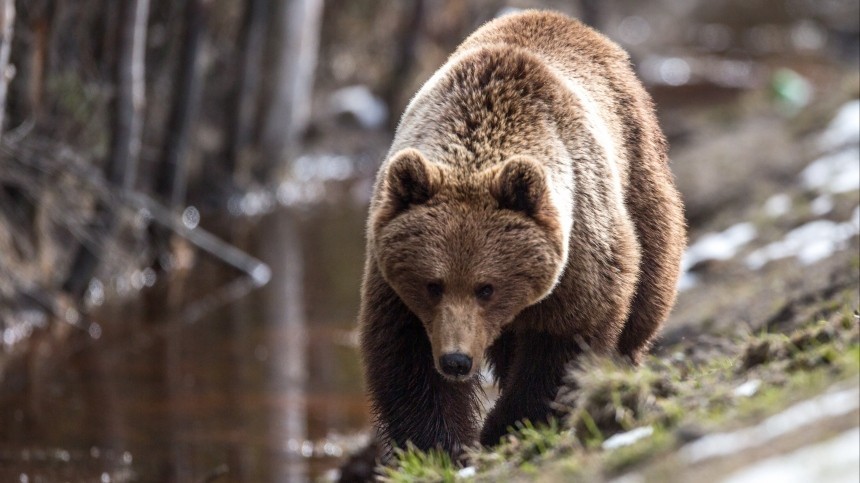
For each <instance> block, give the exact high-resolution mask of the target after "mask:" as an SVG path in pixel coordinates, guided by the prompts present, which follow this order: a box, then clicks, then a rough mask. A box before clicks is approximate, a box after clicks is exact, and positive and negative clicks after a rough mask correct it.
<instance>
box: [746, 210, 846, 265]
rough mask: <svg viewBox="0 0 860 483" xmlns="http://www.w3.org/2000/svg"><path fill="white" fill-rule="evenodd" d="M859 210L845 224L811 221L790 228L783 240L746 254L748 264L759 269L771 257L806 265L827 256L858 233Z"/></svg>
mask: <svg viewBox="0 0 860 483" xmlns="http://www.w3.org/2000/svg"><path fill="white" fill-rule="evenodd" d="M858 210H860V208H858V209H857V210H854V215H852V219H851V220H849V221H846V222H844V223H836V222H833V221H830V220H814V221H810V222H809V223H806V224H805V225H801V226H799V227H797V228H795V229H793V230H791V231H790V232H788V233H787V234H786V235H785V237H784V238H783V239H782V240H779V241H775V242H773V243H770V244H768V245H765V246H764V247H762V248H759V249H757V250H755V251H754V252H752V253H750V254H749V255H747V257H746V265H747V267H749V268H750V269H752V270H758V269H760V268H761V267H763V266H764V265H765V264H766V263H768V262H770V261H772V260H779V259H781V258H788V257H797V259H798V260H799V261H800V263H802V264H804V265H809V264H811V263H815V262H817V261H819V260H822V259H824V258H827V257H829V256H830V255H832V254H833V252H835V251H836V250H838V249H840V248H841V247H842V246H843V245H844V244H845V242H846V241H848V240H850V239H851V238H852V237H853V236H855V235H857V234H858V233H860V228H858V224H860V222H858V221H857V219H858V216H860V211H858Z"/></svg>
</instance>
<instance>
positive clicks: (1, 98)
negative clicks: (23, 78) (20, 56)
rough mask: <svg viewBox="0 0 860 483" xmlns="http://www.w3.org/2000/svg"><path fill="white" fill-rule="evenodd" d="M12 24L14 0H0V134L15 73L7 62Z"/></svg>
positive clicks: (0, 134) (13, 23) (10, 47)
mask: <svg viewBox="0 0 860 483" xmlns="http://www.w3.org/2000/svg"><path fill="white" fill-rule="evenodd" d="M14 25H15V0H0V136H2V134H3V121H4V120H5V117H6V116H5V113H6V92H7V91H8V89H9V82H11V81H12V76H13V75H14V73H15V68H14V66H12V65H10V64H9V55H10V54H11V51H12V33H13V26H14Z"/></svg>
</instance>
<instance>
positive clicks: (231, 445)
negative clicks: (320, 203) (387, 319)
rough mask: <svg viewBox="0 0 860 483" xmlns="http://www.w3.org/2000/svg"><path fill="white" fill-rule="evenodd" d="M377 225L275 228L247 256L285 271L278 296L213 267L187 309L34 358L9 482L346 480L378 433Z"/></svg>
mask: <svg viewBox="0 0 860 483" xmlns="http://www.w3.org/2000/svg"><path fill="white" fill-rule="evenodd" d="M363 218H364V213H363V208H360V207H359V208H356V207H350V206H343V205H342V206H337V207H335V206H333V207H327V208H321V209H319V210H315V211H313V212H304V213H303V214H301V215H298V214H295V213H285V212H282V211H279V212H275V213H272V214H270V215H267V216H266V217H265V218H264V219H263V220H261V222H260V223H259V225H258V226H259V228H258V229H256V230H252V231H249V232H247V233H245V235H244V238H245V240H247V242H241V241H240V244H243V243H244V244H245V245H247V247H248V249H249V250H250V251H252V252H253V253H255V254H256V255H258V256H259V257H260V258H261V259H262V260H263V261H265V262H266V263H267V264H268V265H269V266H270V267H271V269H272V282H271V283H270V284H269V285H267V286H266V287H265V288H263V289H262V290H259V291H256V292H251V293H250V294H248V291H249V290H250V289H251V288H252V287H253V286H254V284H253V281H249V280H247V279H245V280H242V279H236V276H237V274H236V272H235V271H233V270H231V269H227V268H224V267H223V266H222V265H221V264H219V263H217V262H215V261H214V260H210V259H207V258H202V259H200V260H198V262H197V265H196V266H195V270H194V271H193V273H192V274H191V275H190V278H189V279H188V280H186V281H184V282H182V283H174V284H173V285H172V286H171V288H170V290H171V291H180V292H181V293H179V294H176V293H171V294H165V293H160V292H158V290H160V288H159V286H156V287H155V288H154V289H151V290H154V291H153V292H151V293H148V294H147V296H146V297H145V298H146V299H148V301H146V300H144V301H140V302H138V303H136V304H135V305H134V306H131V307H129V306H124V307H112V306H109V304H106V305H104V306H102V307H101V310H102V312H101V313H100V314H99V315H98V317H97V318H95V319H94V320H91V321H87V323H88V326H89V327H93V326H95V327H98V328H99V338H98V339H97V340H95V339H94V338H92V337H91V334H88V333H87V331H84V330H78V331H76V332H74V333H72V334H71V336H70V337H69V338H67V339H65V342H63V347H56V346H50V347H49V345H46V346H45V347H46V350H44V351H41V352H40V351H39V350H38V349H36V350H34V351H33V352H34V356H33V357H30V358H28V359H26V361H24V362H22V364H24V365H25V366H26V367H24V368H18V369H20V370H17V369H14V368H13V369H10V370H9V371H8V372H9V374H10V376H11V377H7V378H5V379H4V380H3V387H2V388H0V481H30V482H33V481H58V480H71V481H79V480H86V481H203V480H207V479H209V480H212V481H222V479H223V481H253V482H258V481H306V480H308V479H310V478H312V477H314V476H316V475H320V474H322V473H323V472H324V471H326V470H327V469H329V468H331V467H332V466H333V465H335V464H336V461H337V459H336V458H337V457H338V456H341V455H342V454H343V453H345V452H346V451H349V450H351V449H353V448H355V447H357V446H358V445H359V444H361V443H362V442H363V435H362V433H361V431H362V430H364V428H366V426H367V408H366V405H365V402H364V397H363V394H362V391H361V380H360V379H361V378H360V374H359V369H358V364H357V358H356V351H355V347H354V340H353V337H352V335H351V331H352V329H353V326H354V314H355V310H356V309H355V305H356V302H357V294H358V282H359V280H360V271H361V264H362V262H363V257H362V256H361V246H362V243H361V242H360V240H356V234H360V233H361V232H362V226H363ZM347 234H348V235H347ZM346 240H348V241H349V243H344V242H345V241H346ZM344 245H350V247H345V246H344ZM352 245H355V247H354V248H353V247H352ZM304 286H308V287H314V288H313V289H310V290H308V291H304V290H303V287H304ZM213 287H214V288H213ZM243 295H245V296H243ZM170 300H195V301H196V302H194V303H193V304H191V305H179V306H176V307H165V301H170ZM224 300H234V301H233V302H232V303H229V304H227V305H218V304H219V302H223V301H224ZM213 308H214V309H215V310H213ZM305 308H307V310H306V309H305ZM180 314H181V315H180ZM179 318H182V319H183V320H196V322H195V323H192V324H188V323H177V322H176V320H178V319H179ZM46 344H50V343H49V342H46ZM22 479H23V480H22Z"/></svg>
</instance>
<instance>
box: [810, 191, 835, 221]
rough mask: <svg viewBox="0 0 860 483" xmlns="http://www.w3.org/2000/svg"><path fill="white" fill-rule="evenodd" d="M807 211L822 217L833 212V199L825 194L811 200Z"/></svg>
mask: <svg viewBox="0 0 860 483" xmlns="http://www.w3.org/2000/svg"><path fill="white" fill-rule="evenodd" d="M809 209H810V211H812V214H813V215H815V216H824V215H826V214H828V213H830V212H831V211H833V197H832V196H830V195H829V194H826V193H825V194H823V195H821V196H819V197H817V198H815V199H814V200H812V203H810V204H809Z"/></svg>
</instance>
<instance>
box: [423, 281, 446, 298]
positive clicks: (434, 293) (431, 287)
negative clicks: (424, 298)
mask: <svg viewBox="0 0 860 483" xmlns="http://www.w3.org/2000/svg"><path fill="white" fill-rule="evenodd" d="M427 293H428V294H430V297H431V298H434V299H438V298H439V297H441V296H442V294H443V293H445V288H444V287H443V286H442V284H441V283H439V282H430V283H428V284H427Z"/></svg>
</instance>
